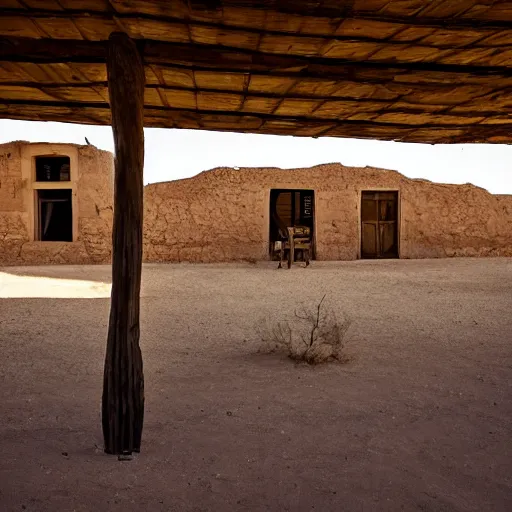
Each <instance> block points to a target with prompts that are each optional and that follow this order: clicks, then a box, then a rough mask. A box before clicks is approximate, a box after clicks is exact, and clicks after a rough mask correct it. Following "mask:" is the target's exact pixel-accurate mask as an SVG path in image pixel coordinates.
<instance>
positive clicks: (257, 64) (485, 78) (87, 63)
mask: <svg viewBox="0 0 512 512" xmlns="http://www.w3.org/2000/svg"><path fill="white" fill-rule="evenodd" d="M0 6H1V7H2V9H1V12H0V117H4V118H13V119H31V120H52V121H68V122H76V123H93V124H108V123H110V111H109V105H108V91H107V78H106V68H105V47H106V40H107V39H108V37H109V34H110V33H111V32H113V31H124V32H126V33H128V34H129V35H130V36H131V37H133V38H135V39H137V40H139V43H140V50H141V52H142V54H143V56H144V61H145V66H146V80H147V86H146V95H145V106H146V110H145V124H146V126H155V127H172V128H194V129H212V130H229V131H238V132H254V133H274V134H287V135H303V136H333V137H366V138H376V139H395V140H404V141H417V142H431V143H444V142H509V141H511V140H512V126H511V125H512V116H511V115H510V113H511V107H512V47H511V45H512V31H511V28H512V2H510V1H502V0H449V1H447V0H430V1H427V0H323V1H322V0H256V1H249V0H188V1H187V0H148V1H143V0H110V1H109V0H0Z"/></svg>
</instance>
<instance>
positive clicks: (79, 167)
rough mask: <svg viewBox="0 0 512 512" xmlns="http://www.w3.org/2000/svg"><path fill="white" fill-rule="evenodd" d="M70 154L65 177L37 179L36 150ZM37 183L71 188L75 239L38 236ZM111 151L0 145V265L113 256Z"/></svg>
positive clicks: (98, 260)
mask: <svg viewBox="0 0 512 512" xmlns="http://www.w3.org/2000/svg"><path fill="white" fill-rule="evenodd" d="M41 155H45V156H57V155H58V156H68V157H69V158H70V168H71V169H70V180H69V182H58V183H57V184H54V183H51V182H50V183H44V184H42V185H41V184H38V183H35V176H34V173H35V170H34V169H35V164H34V161H35V157H36V156H41ZM37 187H43V188H66V189H71V195H72V223H73V239H72V241H69V242H46V241H45V242H41V241H38V240H37V235H36V228H35V223H36V221H35V217H36V215H37V212H36V209H37V202H36V196H35V194H36V192H37ZM112 200H113V156H112V154H111V153H109V152H107V151H100V150H98V149H96V148H95V147H93V146H79V145H72V144H50V143H36V144H30V143H28V142H22V141H21V142H12V143H8V144H3V145H0V265H42V264H49V263H54V264H58V263H107V262H110V257H111V246H112V243H111V231H112Z"/></svg>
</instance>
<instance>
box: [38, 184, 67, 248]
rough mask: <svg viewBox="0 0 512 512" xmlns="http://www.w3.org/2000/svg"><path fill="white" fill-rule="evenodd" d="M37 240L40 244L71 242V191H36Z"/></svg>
mask: <svg viewBox="0 0 512 512" xmlns="http://www.w3.org/2000/svg"><path fill="white" fill-rule="evenodd" d="M37 207H38V218H37V226H38V230H37V232H38V239H39V240H40V241H42V242H72V241H73V212H72V208H71V190H70V189H61V190H38V191H37Z"/></svg>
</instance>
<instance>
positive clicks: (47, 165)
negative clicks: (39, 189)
mask: <svg viewBox="0 0 512 512" xmlns="http://www.w3.org/2000/svg"><path fill="white" fill-rule="evenodd" d="M70 169H71V168H70V161H69V157H68V156H36V181H69V180H70V179H71V171H70Z"/></svg>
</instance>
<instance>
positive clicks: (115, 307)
mask: <svg viewBox="0 0 512 512" xmlns="http://www.w3.org/2000/svg"><path fill="white" fill-rule="evenodd" d="M107 75H108V91H109V96H110V108H111V110H112V129H113V132H114V145H115V186H114V226H113V233H112V297H111V305H110V320H109V326H108V338H107V353H106V357H105V370H104V377H103V398H102V425H103V438H104V442H105V452H107V453H112V454H129V453H132V452H134V451H135V452H138V451H140V443H141V437H142V426H143V420H144V374H143V370H142V355H141V352H140V348H139V333H140V331H139V303H140V278H141V267H142V214H143V204H142V203H143V180H142V173H143V166H144V132H143V127H144V85H145V75H144V65H143V63H142V58H141V56H140V54H139V52H138V51H137V47H136V45H135V43H134V41H133V40H131V39H130V38H129V37H128V36H127V35H126V34H124V33H113V34H112V35H111V36H110V39H109V45H108V55H107Z"/></svg>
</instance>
